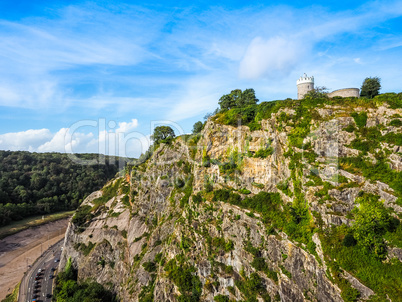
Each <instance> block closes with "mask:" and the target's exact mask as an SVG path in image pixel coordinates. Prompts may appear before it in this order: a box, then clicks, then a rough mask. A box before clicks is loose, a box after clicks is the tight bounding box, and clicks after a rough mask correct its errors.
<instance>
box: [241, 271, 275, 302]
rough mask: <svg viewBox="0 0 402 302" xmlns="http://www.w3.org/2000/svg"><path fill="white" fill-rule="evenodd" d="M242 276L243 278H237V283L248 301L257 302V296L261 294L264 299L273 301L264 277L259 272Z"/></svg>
mask: <svg viewBox="0 0 402 302" xmlns="http://www.w3.org/2000/svg"><path fill="white" fill-rule="evenodd" d="M242 277H243V279H241V280H236V281H235V284H236V287H237V288H238V289H239V290H240V292H241V293H242V294H243V296H244V298H246V301H247V302H256V301H257V296H260V297H261V298H262V299H263V300H264V301H271V298H270V296H269V294H268V292H267V290H266V289H265V287H264V285H263V281H262V278H261V277H260V276H259V275H258V274H257V273H251V274H250V276H249V277H246V276H244V275H243V276H242Z"/></svg>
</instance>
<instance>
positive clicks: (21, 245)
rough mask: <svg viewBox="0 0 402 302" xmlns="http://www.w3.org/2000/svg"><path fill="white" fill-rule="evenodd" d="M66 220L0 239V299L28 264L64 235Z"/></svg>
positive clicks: (25, 269) (14, 284) (9, 290)
mask: <svg viewBox="0 0 402 302" xmlns="http://www.w3.org/2000/svg"><path fill="white" fill-rule="evenodd" d="M68 222H69V218H65V219H60V220H57V221H53V222H49V223H47V224H44V225H40V226H37V227H32V228H29V229H27V230H24V231H21V232H19V233H16V234H14V235H11V236H8V237H6V238H4V239H2V240H0V300H2V299H4V298H5V297H6V295H7V294H9V293H11V292H12V290H13V289H14V287H15V286H16V285H17V284H18V282H20V281H21V279H22V277H23V275H24V273H25V272H26V271H27V268H28V265H32V264H33V263H34V262H35V260H36V259H37V258H38V257H39V256H40V255H41V253H42V252H44V251H45V250H46V249H47V248H48V247H49V246H51V245H53V244H55V243H56V242H57V241H59V240H60V239H62V238H63V237H64V233H65V231H66V228H67V225H68Z"/></svg>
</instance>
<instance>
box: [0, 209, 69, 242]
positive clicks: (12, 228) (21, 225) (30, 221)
mask: <svg viewBox="0 0 402 302" xmlns="http://www.w3.org/2000/svg"><path fill="white" fill-rule="evenodd" d="M74 212H75V211H67V212H59V213H54V214H50V215H40V216H32V217H29V218H26V219H23V220H19V221H15V222H13V223H10V224H9V225H6V226H3V227H1V228H0V239H3V238H5V237H7V236H10V235H13V234H16V233H18V232H21V231H23V230H26V229H29V228H31V227H36V226H39V225H42V224H46V223H49V222H52V221H56V220H60V219H63V218H67V217H69V216H72V215H73V214H74ZM43 216H45V217H44V219H42V217H43Z"/></svg>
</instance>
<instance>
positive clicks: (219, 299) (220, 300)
mask: <svg viewBox="0 0 402 302" xmlns="http://www.w3.org/2000/svg"><path fill="white" fill-rule="evenodd" d="M214 301H215V302H229V297H228V296H224V295H220V294H219V295H216V296H215V297H214Z"/></svg>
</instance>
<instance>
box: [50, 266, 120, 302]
mask: <svg viewBox="0 0 402 302" xmlns="http://www.w3.org/2000/svg"><path fill="white" fill-rule="evenodd" d="M52 301H57V302H117V301H118V299H117V297H116V295H115V294H113V293H112V292H111V291H110V290H108V289H106V288H104V287H103V286H102V285H101V284H99V283H97V282H95V281H91V280H87V281H85V282H82V283H78V282H77V271H76V270H75V269H74V268H73V267H72V265H71V258H70V259H69V261H68V262H67V265H66V267H65V270H64V271H63V272H61V273H59V274H58V275H57V277H56V287H55V290H54V295H53V298H52Z"/></svg>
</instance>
